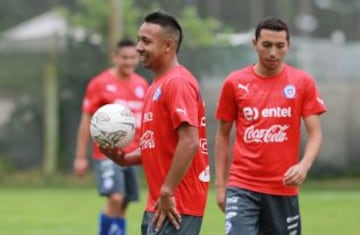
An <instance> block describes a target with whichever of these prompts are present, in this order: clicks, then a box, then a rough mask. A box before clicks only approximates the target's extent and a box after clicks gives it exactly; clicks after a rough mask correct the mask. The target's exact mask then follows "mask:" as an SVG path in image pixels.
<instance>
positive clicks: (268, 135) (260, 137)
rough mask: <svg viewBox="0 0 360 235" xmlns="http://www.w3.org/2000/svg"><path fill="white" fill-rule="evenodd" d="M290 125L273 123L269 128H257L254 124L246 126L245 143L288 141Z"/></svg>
mask: <svg viewBox="0 0 360 235" xmlns="http://www.w3.org/2000/svg"><path fill="white" fill-rule="evenodd" d="M289 127H290V126H289V125H278V124H275V125H272V126H271V127H269V128H263V129H256V128H255V127H254V126H250V127H248V128H246V130H245V132H244V142H245V143H253V142H255V143H281V142H284V141H286V140H287V139H288V138H287V132H286V130H287V129H288V128H289Z"/></svg>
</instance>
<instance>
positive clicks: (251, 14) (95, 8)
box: [0, 0, 360, 44]
mask: <svg viewBox="0 0 360 235" xmlns="http://www.w3.org/2000/svg"><path fill="white" fill-rule="evenodd" d="M118 1H123V2H124V3H123V5H124V6H127V7H130V8H129V9H130V10H128V11H125V14H124V23H125V25H129V24H131V23H133V22H137V21H138V20H139V17H142V16H143V14H144V13H145V12H148V11H150V10H153V9H155V8H158V9H163V10H165V11H168V12H170V13H172V14H174V15H176V16H177V17H180V19H182V20H183V19H184V18H185V19H197V18H200V21H198V22H195V23H194V20H188V21H187V20H184V23H183V24H185V25H187V24H189V25H190V26H192V27H194V29H193V32H197V33H199V29H201V30H200V31H202V30H206V29H207V28H208V29H209V32H216V31H223V28H224V27H225V26H226V27H228V28H232V29H233V31H234V32H243V31H247V30H249V29H251V28H253V27H254V25H255V24H256V22H257V21H258V20H259V19H260V18H262V17H264V16H268V15H278V16H281V17H282V18H284V19H285V20H287V21H288V22H289V24H290V26H291V28H292V32H293V33H294V34H305V35H309V34H310V35H312V36H315V37H325V38H328V37H330V36H331V35H332V34H333V33H334V31H341V32H342V33H343V35H344V36H345V38H346V39H347V40H360V1H358V0H301V1H296V0H272V1H268V0H251V1H249V0H237V1H233V0H206V1H202V0H171V1H168V0H154V1H148V0H118ZM107 2H108V1H106V0H48V1H43V0H31V1H23V0H2V1H1V2H0V32H1V31H3V30H5V29H6V28H8V27H11V26H13V25H15V24H17V23H20V22H22V21H24V20H26V19H29V18H31V17H33V16H35V15H37V14H40V13H42V12H44V11H46V10H49V9H51V8H54V7H59V6H61V7H66V8H68V9H70V12H72V13H73V14H74V15H77V17H78V16H79V15H81V14H83V15H84V16H88V17H90V18H91V19H90V18H88V19H90V20H89V22H83V23H85V24H87V26H89V25H92V26H95V25H96V24H98V26H100V25H101V24H102V25H103V26H101V28H102V30H104V29H106V26H105V27H104V25H106V23H105V22H104V21H101V20H100V21H99V22H98V20H99V19H101V17H102V18H103V19H105V18H104V16H106V13H107V10H106V7H107ZM189 9H191V10H189ZM189 15H190V16H189ZM220 22H221V23H220ZM104 23H105V24H104ZM197 23H199V25H198V24H197ZM185 25H184V27H185ZM190 26H186V27H189V28H190V29H191V27H190ZM126 32H127V33H128V34H130V35H133V33H134V29H126ZM189 34H190V36H189V37H190V38H191V37H193V36H194V37H198V36H199V35H197V34H194V35H192V34H191V33H189ZM200 36H201V35H200ZM209 38H212V37H209ZM203 39H204V40H205V42H204V43H205V44H206V43H208V42H206V37H205V36H204V37H203ZM207 40H211V39H207Z"/></svg>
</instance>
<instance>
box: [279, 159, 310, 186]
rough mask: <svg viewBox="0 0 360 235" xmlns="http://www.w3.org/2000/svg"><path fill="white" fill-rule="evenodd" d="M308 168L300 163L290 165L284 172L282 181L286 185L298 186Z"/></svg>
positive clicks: (304, 177)
mask: <svg viewBox="0 0 360 235" xmlns="http://www.w3.org/2000/svg"><path fill="white" fill-rule="evenodd" d="M307 172H308V169H307V168H306V167H305V166H304V165H303V164H301V163H298V164H296V165H294V166H292V167H290V168H289V169H288V170H287V171H286V172H285V174H284V177H283V183H284V185H286V186H299V185H301V184H302V183H303V182H304V180H305V179H306V175H307Z"/></svg>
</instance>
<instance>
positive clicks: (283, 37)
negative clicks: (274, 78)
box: [253, 29, 290, 75]
mask: <svg viewBox="0 0 360 235" xmlns="http://www.w3.org/2000/svg"><path fill="white" fill-rule="evenodd" d="M253 47H254V49H255V50H256V52H257V54H258V59H259V61H258V66H259V69H260V71H261V73H262V74H263V75H274V74H277V73H278V72H280V71H281V69H282V63H283V60H284V57H285V55H286V53H287V52H288V50H289V47H290V43H289V40H288V36H287V32H286V31H284V30H282V31H276V30H269V29H262V30H261V31H260V33H259V37H258V38H257V39H253Z"/></svg>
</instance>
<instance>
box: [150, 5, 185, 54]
mask: <svg viewBox="0 0 360 235" xmlns="http://www.w3.org/2000/svg"><path fill="white" fill-rule="evenodd" d="M144 22H146V23H152V24H157V25H160V26H161V27H162V28H165V29H167V30H169V31H170V32H171V33H172V34H173V35H174V38H175V41H176V43H177V46H176V52H178V51H179V49H180V45H181V42H182V39H183V32H182V29H181V26H180V24H179V22H178V21H177V20H176V18H175V17H174V16H171V15H169V14H166V13H162V12H160V11H157V12H153V13H150V14H148V15H146V16H145V18H144Z"/></svg>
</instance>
